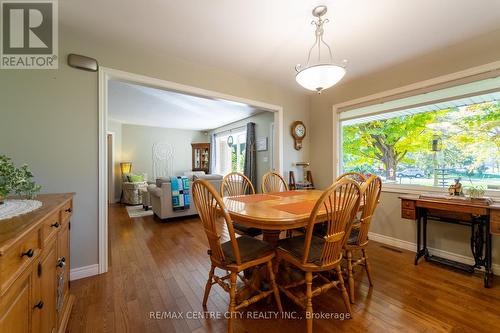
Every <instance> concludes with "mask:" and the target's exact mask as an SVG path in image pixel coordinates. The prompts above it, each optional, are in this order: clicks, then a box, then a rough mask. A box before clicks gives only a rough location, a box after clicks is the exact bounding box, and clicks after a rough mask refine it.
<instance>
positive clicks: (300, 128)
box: [292, 120, 306, 150]
mask: <svg viewBox="0 0 500 333" xmlns="http://www.w3.org/2000/svg"><path fill="white" fill-rule="evenodd" d="M292 136H293V139H294V141H295V142H294V148H295V149H296V150H300V149H302V140H304V138H305V136H306V125H304V123H303V122H301V121H300V120H297V121H294V122H293V123H292Z"/></svg>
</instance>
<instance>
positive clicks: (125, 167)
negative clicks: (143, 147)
mask: <svg viewBox="0 0 500 333" xmlns="http://www.w3.org/2000/svg"><path fill="white" fill-rule="evenodd" d="M120 170H121V171H122V175H126V174H127V173H130V172H132V162H122V163H120Z"/></svg>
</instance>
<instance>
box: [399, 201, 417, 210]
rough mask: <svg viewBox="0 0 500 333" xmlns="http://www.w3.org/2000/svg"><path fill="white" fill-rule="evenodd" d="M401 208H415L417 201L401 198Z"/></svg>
mask: <svg viewBox="0 0 500 333" xmlns="http://www.w3.org/2000/svg"><path fill="white" fill-rule="evenodd" d="M401 208H403V209H415V201H412V200H401Z"/></svg>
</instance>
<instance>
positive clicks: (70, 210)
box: [64, 207, 73, 213]
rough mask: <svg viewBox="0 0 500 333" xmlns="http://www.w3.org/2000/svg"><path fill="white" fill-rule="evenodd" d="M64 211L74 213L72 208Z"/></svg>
mask: <svg viewBox="0 0 500 333" xmlns="http://www.w3.org/2000/svg"><path fill="white" fill-rule="evenodd" d="M64 211H65V212H66V213H71V212H72V211H73V209H71V207H70V208H68V209H65V210H64Z"/></svg>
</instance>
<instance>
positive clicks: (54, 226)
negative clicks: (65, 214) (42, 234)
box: [50, 222, 59, 228]
mask: <svg viewBox="0 0 500 333" xmlns="http://www.w3.org/2000/svg"><path fill="white" fill-rule="evenodd" d="M50 226H51V227H53V228H59V222H56V223H54V224H51V225H50Z"/></svg>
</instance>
